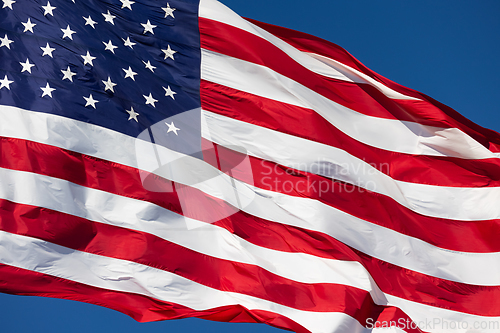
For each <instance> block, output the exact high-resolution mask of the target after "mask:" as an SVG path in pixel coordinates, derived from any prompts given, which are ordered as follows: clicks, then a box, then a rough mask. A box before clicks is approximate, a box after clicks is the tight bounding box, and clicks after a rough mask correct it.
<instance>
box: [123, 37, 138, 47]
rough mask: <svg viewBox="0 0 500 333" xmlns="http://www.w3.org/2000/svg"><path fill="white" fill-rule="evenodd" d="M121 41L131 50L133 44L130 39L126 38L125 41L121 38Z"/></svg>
mask: <svg viewBox="0 0 500 333" xmlns="http://www.w3.org/2000/svg"><path fill="white" fill-rule="evenodd" d="M122 40H123V45H125V46H129V47H130V48H131V49H133V47H132V46H134V45H135V43H134V42H131V41H130V37H127V39H123V38H122Z"/></svg>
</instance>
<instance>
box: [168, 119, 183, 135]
mask: <svg viewBox="0 0 500 333" xmlns="http://www.w3.org/2000/svg"><path fill="white" fill-rule="evenodd" d="M165 125H167V126H168V131H167V134H168V133H170V132H174V133H175V135H179V134H177V131H180V130H181V129H180V128H177V127H175V125H174V122H172V123H171V124H169V123H165Z"/></svg>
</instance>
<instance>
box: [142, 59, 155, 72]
mask: <svg viewBox="0 0 500 333" xmlns="http://www.w3.org/2000/svg"><path fill="white" fill-rule="evenodd" d="M142 62H143V63H144V65H146V68H147V69H149V70H150V71H151V72H153V73H154V72H155V68H156V67H155V66H153V65H151V62H150V61H149V60H148V62H145V61H144V60H143V61H142Z"/></svg>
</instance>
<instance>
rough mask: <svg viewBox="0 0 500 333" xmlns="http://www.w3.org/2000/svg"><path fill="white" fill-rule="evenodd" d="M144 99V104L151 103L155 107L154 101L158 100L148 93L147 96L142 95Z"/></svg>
mask: <svg viewBox="0 0 500 333" xmlns="http://www.w3.org/2000/svg"><path fill="white" fill-rule="evenodd" d="M142 96H143V97H144V98H145V99H146V104H151V105H152V106H153V107H155V103H156V102H158V100H157V99H154V98H153V95H151V93H149V96H146V95H142Z"/></svg>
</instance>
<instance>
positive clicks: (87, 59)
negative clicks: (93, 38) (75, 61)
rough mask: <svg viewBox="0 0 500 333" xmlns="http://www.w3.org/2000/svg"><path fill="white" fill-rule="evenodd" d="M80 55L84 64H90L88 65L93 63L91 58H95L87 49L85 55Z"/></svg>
mask: <svg viewBox="0 0 500 333" xmlns="http://www.w3.org/2000/svg"><path fill="white" fill-rule="evenodd" d="M81 57H82V58H83V60H84V62H83V65H84V66H85V65H86V64H90V66H94V64H93V63H92V60H94V59H96V57H93V56H91V55H90V53H89V51H87V54H86V55H82V56H81Z"/></svg>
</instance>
